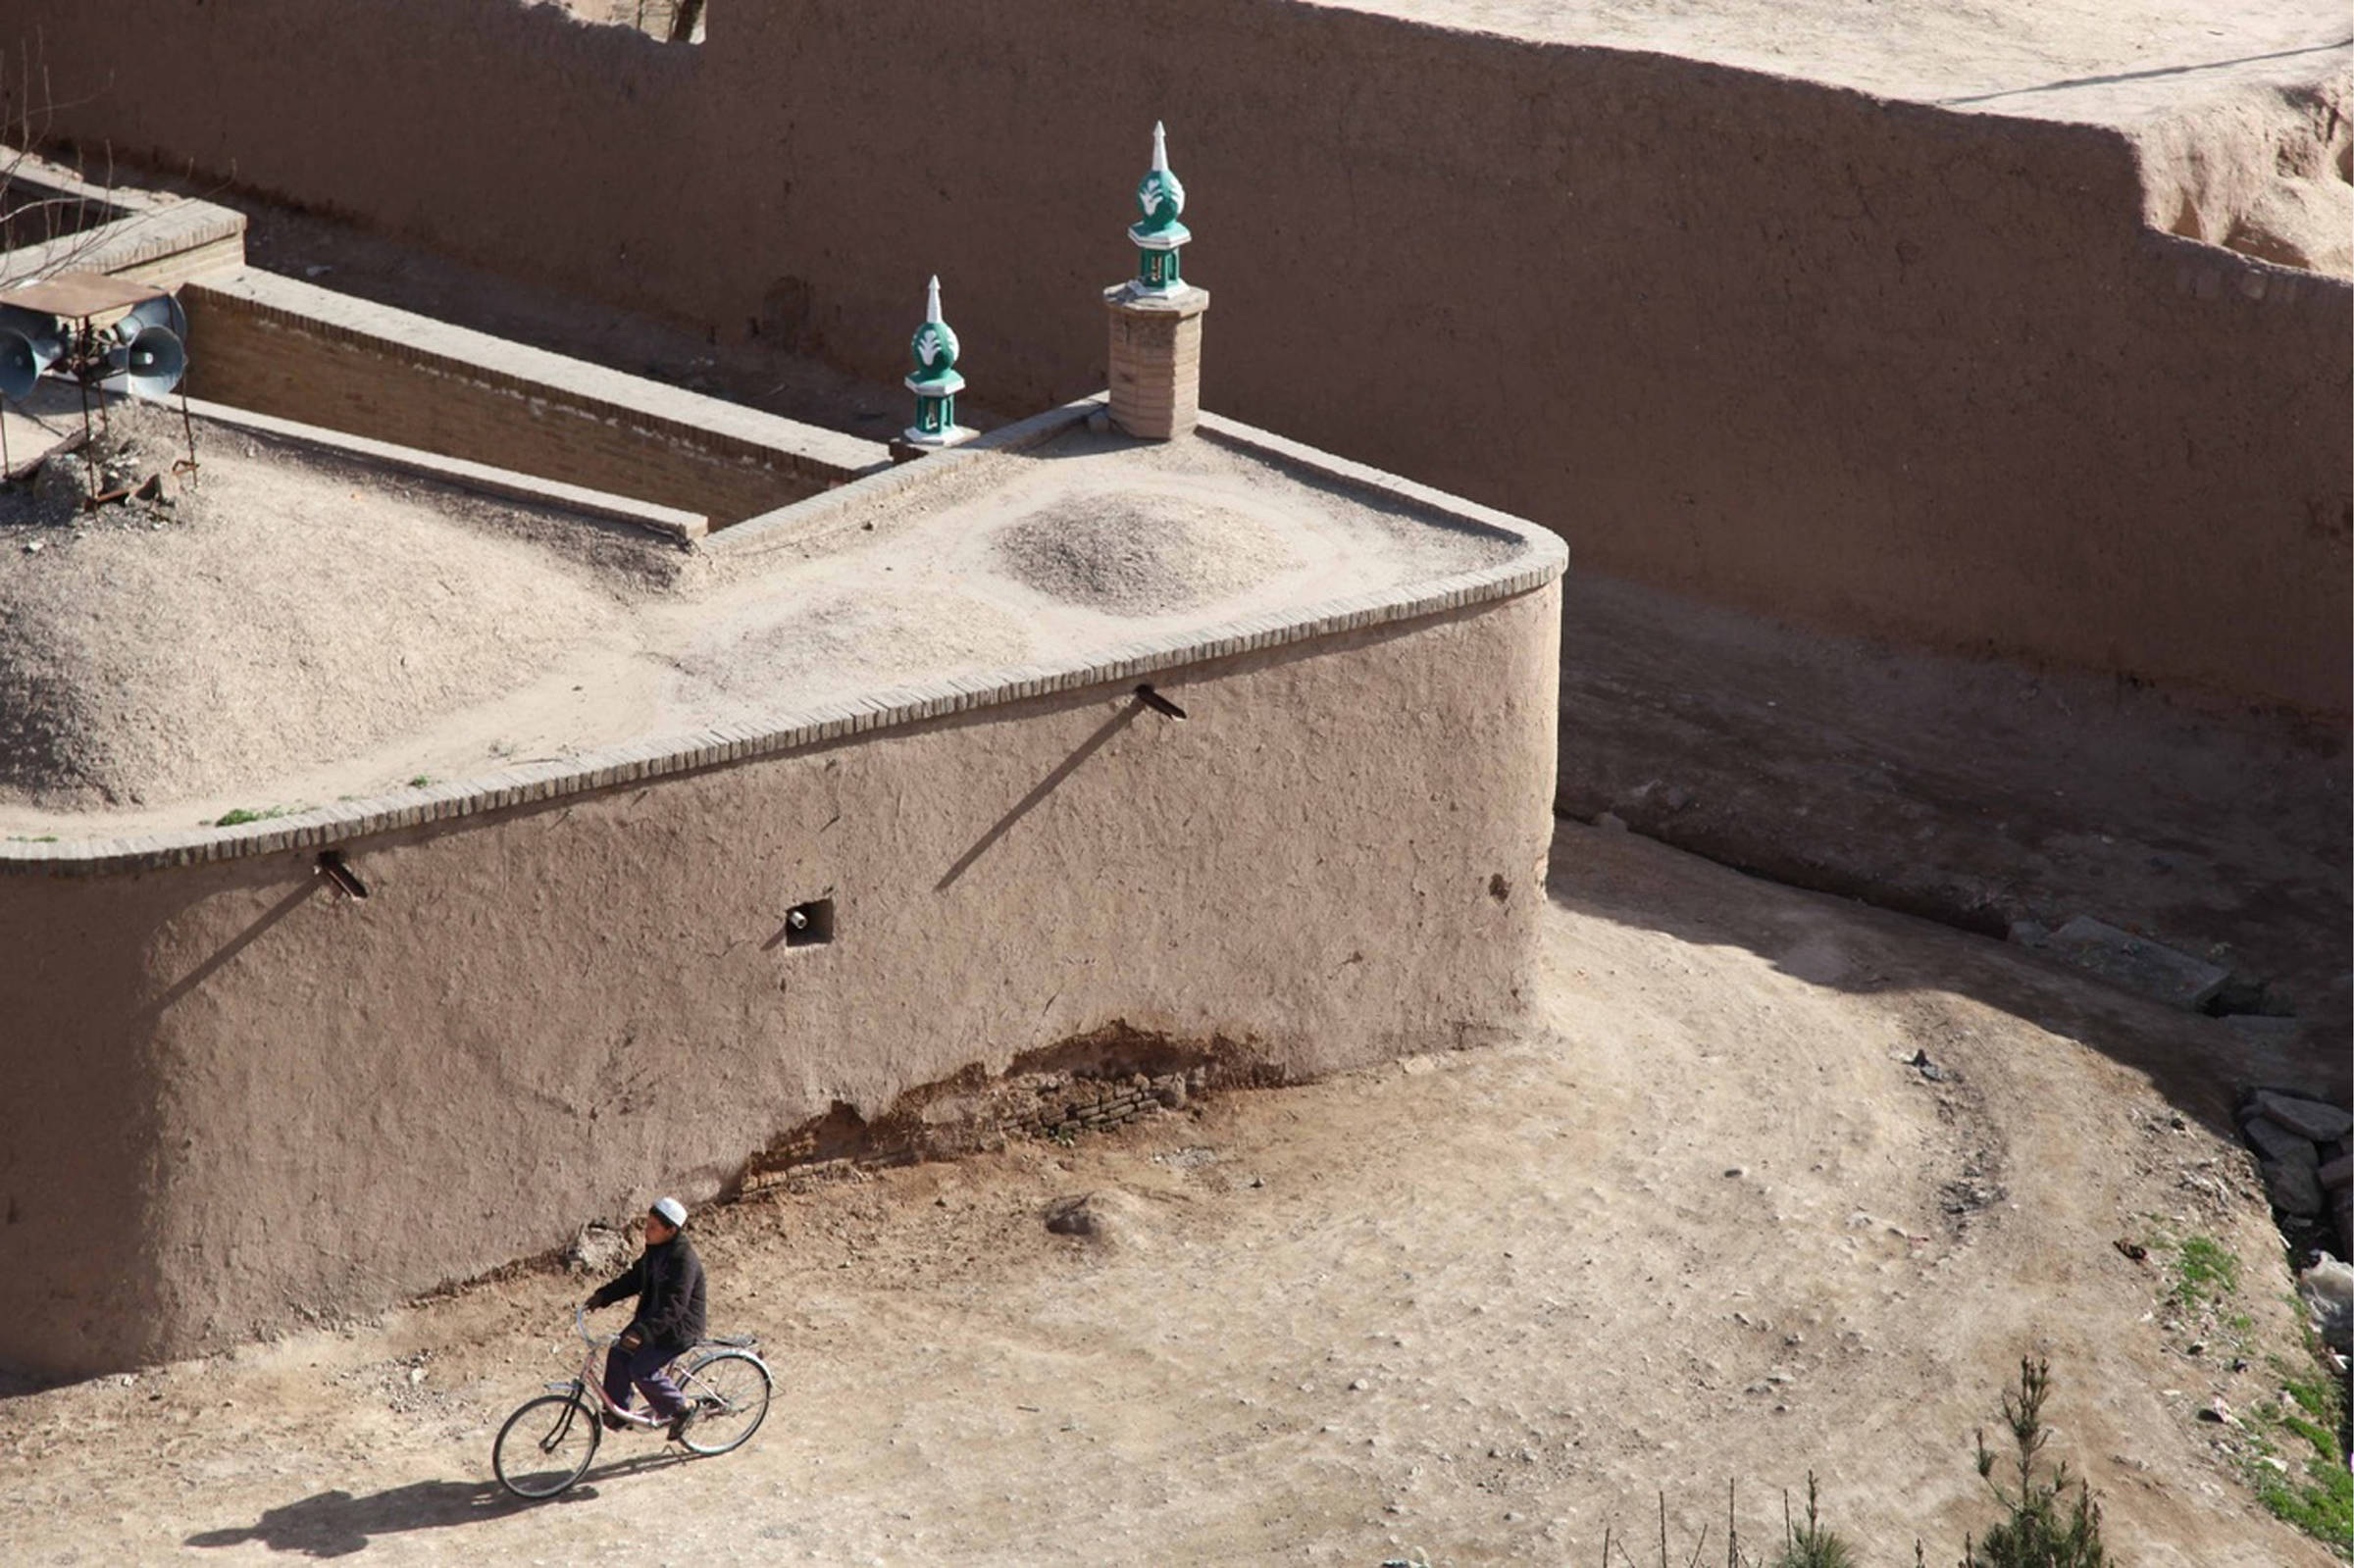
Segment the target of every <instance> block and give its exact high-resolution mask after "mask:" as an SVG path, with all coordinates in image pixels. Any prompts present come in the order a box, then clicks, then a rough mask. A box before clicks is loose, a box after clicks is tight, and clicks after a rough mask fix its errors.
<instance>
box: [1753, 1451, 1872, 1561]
mask: <svg viewBox="0 0 2354 1568" xmlns="http://www.w3.org/2000/svg"><path fill="white" fill-rule="evenodd" d="M1783 1505H1784V1508H1785V1509H1787V1507H1788V1494H1787V1493H1784V1502H1783ZM1782 1536H1783V1542H1782V1554H1781V1555H1780V1556H1778V1557H1776V1558H1774V1559H1773V1561H1772V1562H1771V1563H1769V1564H1768V1565H1767V1568H1856V1554H1855V1552H1854V1551H1852V1550H1850V1549H1849V1547H1848V1544H1847V1543H1846V1542H1845V1541H1843V1540H1841V1539H1840V1538H1839V1536H1838V1535H1837V1533H1835V1532H1833V1531H1831V1530H1828V1529H1825V1528H1824V1526H1823V1524H1822V1521H1821V1519H1820V1518H1819V1517H1818V1516H1817V1513H1816V1511H1815V1472H1814V1471H1812V1470H1810V1471H1808V1472H1807V1522H1806V1523H1805V1524H1804V1525H1802V1526H1799V1527H1797V1528H1795V1529H1793V1528H1792V1527H1791V1525H1790V1522H1789V1520H1788V1519H1787V1518H1785V1519H1784V1520H1783V1521H1782Z"/></svg>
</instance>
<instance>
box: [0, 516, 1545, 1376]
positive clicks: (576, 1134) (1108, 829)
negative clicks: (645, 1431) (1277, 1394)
mask: <svg viewBox="0 0 2354 1568" xmlns="http://www.w3.org/2000/svg"><path fill="white" fill-rule="evenodd" d="M1539 559H1540V561H1542V557H1541V556H1540V557H1539ZM1559 571H1560V565H1559V561H1558V559H1556V560H1554V561H1552V562H1551V564H1549V565H1543V566H1542V567H1541V569H1539V570H1536V571H1534V572H1532V574H1531V578H1530V581H1539V582H1541V585H1539V586H1536V587H1534V588H1533V589H1529V590H1524V591H1518V592H1515V593H1512V594H1511V595H1510V596H1507V597H1502V598H1493V599H1489V600H1486V601H1484V602H1471V603H1463V604H1460V605H1458V607H1457V608H1454V609H1449V610H1443V611H1440V612H1438V613H1435V614H1426V615H1422V616H1419V617H1418V618H1414V619H1407V620H1403V621H1397V622H1392V623H1390V624H1386V625H1377V626H1369V627H1364V628H1361V629H1359V630H1356V631H1351V632H1341V633H1338V634H1334V635H1328V636H1320V637H1316V638H1314V639H1313V640H1307V641H1303V642H1295V643H1292V644H1289V645H1286V646H1281V647H1275V648H1264V649H1261V650H1259V651H1254V652H1244V653H1239V654H1235V655H1231V656H1226V657H1221V658H1217V659H1214V660H1209V661H1206V662H1196V663H1193V664H1190V665H1182V666H1179V667H1175V668H1168V669H1162V670H1159V671H1157V672H1156V673H1154V675H1153V677H1152V679H1153V680H1154V681H1155V682H1156V683H1158V685H1159V686H1160V688H1161V689H1162V690H1164V691H1166V692H1168V693H1169V694H1170V695H1171V696H1173V697H1175V698H1177V699H1178V700H1179V701H1181V702H1182V703H1183V705H1184V706H1185V708H1186V710H1187V711H1188V713H1189V715H1190V717H1189V718H1187V719H1186V720H1185V721H1184V722H1182V723H1179V722H1172V721H1169V720H1167V719H1164V718H1162V717H1160V716H1158V715H1156V714H1153V713H1151V712H1150V711H1147V710H1145V709H1143V708H1142V706H1141V704H1139V703H1138V702H1137V701H1136V700H1135V698H1134V697H1133V696H1132V695H1131V690H1132V687H1133V683H1134V680H1135V677H1134V676H1132V675H1131V676H1128V677H1127V678H1125V679H1120V680H1106V681H1104V682H1102V683H1098V684H1095V685H1092V686H1084V687H1080V688H1077V689H1073V690H1069V691H1065V692H1061V693H1059V694H1054V695H1044V696H1033V697H1030V698H1028V699H1026V700H1015V701H1008V702H1004V703H1001V704H997V705H990V706H979V707H975V708H973V709H972V710H971V711H966V712H948V713H944V714H943V715H942V716H941V717H939V718H937V719H934V720H931V721H927V722H922V723H916V724H912V725H909V726H906V727H903V728H899V729H893V730H885V731H881V732H878V733H863V734H853V735H843V736H841V737H839V738H837V739H834V740H831V741H826V742H822V743H815V744H810V745H806V746H803V747H800V748H799V749H796V750H793V751H791V752H789V753H787V754H783V755H775V756H767V757H762V758H759V759H757V760H748V761H738V762H735V763H730V764H726V765H721V766H713V767H704V768H701V769H700V770H699V771H693V772H689V773H686V774H684V775H675V774H674V775H670V776H666V777H656V776H655V775H654V774H653V772H652V771H651V770H652V768H653V766H654V764H653V763H651V762H649V761H647V759H649V758H653V757H654V756H655V753H656V752H657V751H659V749H660V748H655V747H648V748H640V749H638V750H635V751H630V752H625V753H623V754H622V760H621V761H620V762H619V763H617V764H616V765H614V766H613V767H610V768H607V769H603V770H601V771H599V772H598V773H596V774H594V775H592V776H590V778H589V780H588V784H590V785H591V786H590V787H588V788H587V789H586V790H585V791H575V792H573V793H570V794H568V795H564V796H562V797H561V798H558V797H556V796H553V795H548V796H544V797H538V798H532V797H536V796H537V795H538V791H537V789H536V788H524V787H518V788H513V789H510V790H509V791H508V792H507V793H504V794H498V795H493V796H487V797H482V798H478V799H476V800H475V801H474V802H473V804H475V805H486V804H487V805H495V804H496V803H497V802H498V801H502V800H510V799H518V800H525V801H526V803H524V804H521V805H517V806H512V807H506V808H503V809H496V810H491V811H489V812H487V813H486V814H478V815H473V816H468V817H463V818H451V819H449V820H443V821H424V822H420V823H419V824H418V825H416V826H412V827H408V828H404V829H401V830H398V831H393V832H380V833H366V832H361V833H359V834H357V835H349V836H342V837H338V836H337V835H336V834H335V833H334V832H333V831H332V830H303V831H301V832H300V833H299V834H296V835H294V837H293V839H292V840H291V841H287V840H280V839H267V838H256V837H255V836H253V835H262V834H265V833H268V832H270V831H272V830H273V827H274V825H261V827H259V828H257V829H254V830H231V831H230V832H232V833H234V832H245V833H247V835H248V836H247V838H246V839H245V840H244V842H245V844H246V845H247V846H248V847H251V846H252V845H254V844H256V843H262V844H264V845H266V844H268V843H273V842H284V843H285V847H283V848H280V849H276V850H274V851H269V852H256V853H253V854H247V855H242V856H240V857H238V858H233V859H226V860H221V861H217V862H214V863H210V864H188V865H171V864H164V863H162V862H164V861H166V860H168V859H169V858H171V857H169V856H166V855H164V854H163V853H162V852H161V850H160V849H159V848H158V846H157V844H156V843H153V842H150V843H146V844H141V843H136V842H134V843H130V844H128V845H124V846H121V850H122V852H121V853H120V854H116V855H112V856H111V858H106V859H101V860H97V861H87V860H85V861H83V862H81V863H79V865H78V868H77V874H72V875H68V874H63V873H62V872H61V871H59V870H58V869H56V868H50V869H44V868H42V867H41V866H39V865H38V864H35V863H34V862H35V861H36V860H37V858H38V857H39V856H40V855H41V854H42V853H44V852H48V853H53V854H58V855H61V856H62V855H63V854H64V851H65V848H67V847H70V846H38V845H33V846H27V845H19V844H11V845H8V846H6V847H7V850H8V852H9V854H10V855H11V856H12V857H14V858H13V859H12V860H11V861H10V863H9V864H8V865H6V866H0V873H5V874H0V947H4V948H5V950H6V951H8V953H9V954H10V962H9V963H8V964H7V965H6V966H0V1019H6V1020H7V1021H8V1027H7V1046H8V1048H7V1049H6V1050H4V1051H0V1102H4V1103H6V1104H9V1105H12V1106H15V1107H18V1109H19V1111H20V1112H22V1113H24V1114H19V1115H17V1116H16V1117H15V1118H14V1120H13V1121H12V1124H11V1131H10V1136H9V1137H8V1138H5V1139H0V1240H4V1241H5V1244H6V1245H7V1247H8V1249H9V1253H10V1255H11V1256H13V1257H16V1258H19V1259H23V1260H28V1261H27V1262H26V1266H24V1267H21V1268H17V1269H14V1270H11V1271H9V1272H8V1273H7V1274H6V1275H5V1276H0V1364H8V1365H15V1366H24V1367H32V1368H39V1369H43V1370H49V1371H57V1372H89V1371H95V1370H103V1369H107V1368H112V1367H120V1366H124V1365H128V1364H132V1363H135V1362H138V1361H143V1360H149V1359H154V1358H158V1357H165V1356H172V1355H177V1354H184V1353H189V1352H193V1351H198V1350H202V1349H204V1348H205V1347H208V1346H215V1345H219V1344H221V1343H224V1342H226V1341H229V1340H235V1339H238V1338H241V1337H244V1336H247V1335H249V1334H251V1333H253V1332H255V1331H256V1330H259V1329H262V1328H265V1327H267V1326H269V1325H271V1324H273V1323H279V1322H283V1321H285V1320H286V1319H287V1317H288V1315H289V1314H290V1313H293V1312H302V1311H313V1312H333V1311H350V1310H355V1309H363V1308H369V1307H373V1306H377V1305H382V1304H384V1303H385V1302H387V1301H393V1300H398V1299H400V1298H402V1297H403V1296H405V1295H407V1294H409V1293H412V1292H414V1291H417V1290H424V1289H429V1288H431V1287H433V1286H434V1285H435V1284H436V1283H438V1282H441V1281H444V1280H448V1279H451V1278H458V1277H466V1276H471V1275H474V1274H476V1273H479V1272H481V1271H484V1270H486V1269H487V1268H490V1267H492V1266H494V1265H496V1264H498V1263H501V1262H503V1261H506V1260H508V1259H512V1258H514V1257H518V1256H523V1255H529V1254H532V1253H536V1252H538V1251H541V1250H544V1249H547V1248H550V1247H553V1246H556V1245H560V1244H561V1243H562V1242H564V1241H565V1240H566V1239H569V1237H570V1235H571V1231H572V1227H573V1226H574V1225H575V1224H577V1223H578V1222H579V1221H580V1220H582V1219H583V1218H586V1217H589V1216H596V1215H604V1214H612V1213H623V1212H630V1211H631V1210H632V1209H634V1208H635V1207H637V1206H640V1205H642V1204H643V1203H644V1202H645V1201H646V1199H647V1198H648V1197H649V1196H650V1195H651V1193H652V1192H653V1191H655V1190H657V1189H681V1190H683V1191H684V1192H685V1193H686V1194H687V1195H688V1196H690V1197H691V1198H697V1197H700V1196H704V1195H707V1194H709V1193H710V1192H712V1191H713V1190H715V1189H717V1188H718V1187H719V1186H720V1185H721V1183H723V1182H724V1181H726V1180H727V1179H729V1178H730V1177H731V1176H732V1175H733V1174H734V1173H736V1172H738V1171H740V1170H741V1169H742V1165H743V1162H744V1161H745V1160H746V1158H747V1157H748V1156H750V1155H752V1154H754V1153H756V1152H757V1151H759V1150H761V1149H763V1148H764V1147H766V1146H768V1145H769V1144H770V1143H771V1142H772V1141H773V1140H775V1139H777V1138H780V1136H781V1135H784V1134H786V1133H788V1132H790V1131H791V1130H793V1129H794V1128H796V1127H799V1126H801V1125H802V1124H804V1123H806V1122H807V1121H809V1120H810V1119H812V1118H815V1117H819V1116H822V1115H824V1114H825V1113H827V1111H828V1110H829V1108H830V1107H832V1106H833V1105H834V1104H835V1103H836V1102H837V1101H842V1102H847V1103H848V1104H850V1105H852V1106H854V1107H856V1108H857V1109H858V1110H859V1112H860V1113H861V1114H864V1115H868V1116H873V1115H875V1114H876V1113H878V1112H880V1111H882V1110H884V1109H886V1108H887V1107H889V1106H890V1104H891V1103H892V1101H893V1100H894V1099H895V1098H896V1096H898V1095H899V1094H900V1093H902V1092H903V1091H905V1090H907V1089H908V1088H910V1087H919V1086H923V1085H926V1084H931V1083H935V1082H938V1081H940V1080H943V1079H946V1078H947V1077H949V1076H950V1075H952V1074H954V1073H956V1072H957V1071H958V1070H959V1069H961V1068H964V1067H966V1066H967V1065H968V1064H973V1063H981V1064H986V1065H987V1066H989V1067H990V1068H992V1069H996V1070H1002V1069H1003V1068H1004V1067H1005V1066H1006V1065H1007V1064H1008V1063H1009V1062H1010V1061H1012V1060H1013V1059H1014V1058H1015V1057H1016V1056H1018V1055H1020V1054H1022V1053H1024V1052H1029V1051H1034V1050H1038V1049H1041V1048H1043V1047H1047V1046H1050V1045H1053V1044H1055V1043H1057V1042H1060V1041H1063V1040H1066V1039H1069V1038H1071V1037H1078V1036H1084V1035H1087V1034H1090V1033H1092V1032H1095V1031H1097V1030H1100V1029H1101V1028H1103V1027H1105V1026H1107V1025H1110V1024H1112V1023H1114V1022H1119V1021H1124V1022H1125V1023H1126V1024H1127V1025H1129V1026H1131V1027H1133V1028H1135V1029H1138V1030H1143V1031H1151V1032H1159V1033H1163V1034H1166V1035H1168V1036H1171V1037H1177V1038H1179V1039H1182V1040H1198V1041H1208V1040H1210V1039H1212V1038H1213V1037H1222V1038H1224V1039H1226V1040H1229V1041H1232V1042H1235V1044H1236V1046H1237V1047H1238V1048H1240V1049H1242V1050H1244V1051H1246V1052H1248V1053H1249V1054H1250V1055H1252V1056H1253V1057H1254V1058H1255V1059H1256V1060H1258V1061H1260V1062H1263V1063H1265V1064H1269V1065H1271V1066H1273V1067H1275V1068H1278V1069H1280V1070H1282V1071H1285V1072H1289V1073H1296V1074H1313V1073H1323V1072H1329V1071H1332V1070H1335V1069H1339V1068H1343V1067H1347V1066H1350V1065H1353V1064H1356V1063H1361V1062H1365V1061H1368V1060H1372V1059H1375V1058H1378V1057H1381V1056H1384V1055H1389V1054H1396V1053H1401V1052H1405V1051H1409V1050H1415V1049H1424V1048H1430V1047H1432V1046H1434V1045H1444V1044H1448V1043H1455V1042H1460V1041H1467V1040H1473V1039H1479V1038H1483V1037H1487V1035H1488V1034H1489V1032H1491V1031H1495V1030H1498V1029H1502V1028H1506V1027H1509V1026H1510V1025H1511V1024H1512V1023H1513V1022H1514V1020H1515V1019H1516V1018H1517V1017H1518V1016H1519V1013H1520V1010H1521V1006H1522V1003H1521V995H1522V989H1523V987H1524V986H1525V985H1526V983H1527V981H1528V977H1529V975H1530V972H1531V965H1532V963H1533V961H1534V951H1535V935H1536V928H1535V920H1536V914H1537V910H1538V908H1539V906H1540V905H1541V903H1542V902H1543V899H1544V896H1545V895H1544V886H1543V878H1544V858H1545V852H1546V845H1547V842H1548V837H1549V832H1550V828H1551V813H1550V807H1549V802H1550V800H1551V796H1552V784H1553V757H1554V743H1555V733H1554V723H1555V719H1554V713H1555V671H1556V668H1557V662H1558V658H1559V640H1558V639H1559V627H1560V613H1561V604H1560V597H1559V583H1558V574H1559ZM971 690H978V688H968V695H966V696H965V697H961V698H959V699H957V700H970V701H974V702H978V701H980V700H981V698H980V697H978V696H971V695H969V691H971ZM733 749H734V747H733V746H732V745H729V744H723V745H722V746H721V747H720V751H721V752H722V753H724V752H727V751H732V750H733ZM497 783H498V782H497V781H491V784H493V785H495V784H497ZM486 787H488V786H486ZM441 793H442V794H444V795H446V796H447V797H448V800H447V802H446V804H447V805H448V808H449V809H451V810H455V809H458V807H459V806H461V805H463V804H465V803H466V802H464V801H461V800H459V798H458V796H459V795H460V793H462V791H461V790H459V789H458V788H457V787H456V786H452V787H451V788H450V789H448V790H444V791H442V792H441ZM478 793H479V791H478ZM429 804H431V802H429ZM353 809H355V810H364V809H366V808H365V807H360V808H353ZM436 809H438V808H436ZM426 815H429V816H430V815H432V813H431V812H430V811H429V812H427V813H426ZM365 825H366V824H365V821H363V822H362V823H361V824H360V826H361V827H362V828H364V827H365ZM336 842H339V843H340V844H341V847H342V848H343V849H344V850H345V851H346V853H347V854H348V857H349V864H350V865H351V866H352V867H353V868H354V869H355V870H356V871H357V872H358V873H359V875H360V876H361V877H362V878H363V879H364V880H365V882H366V884H367V885H368V888H369V891H370V895H371V896H369V897H368V898H367V899H366V900H365V901H353V900H349V899H346V898H343V897H341V896H340V895H338V894H336V893H335V892H333V890H332V889H331V888H330V887H329V886H328V885H327V884H326V883H325V882H324V881H323V880H321V879H320V878H319V877H318V876H316V875H315V874H314V870H313V866H314V860H315V855H316V853H317V848H318V846H320V845H323V844H327V843H336ZM197 847H198V848H199V849H202V850H203V851H205V852H208V853H209V852H212V851H213V850H215V849H222V848H224V844H220V843H207V844H205V845H199V846H197ZM227 847H230V848H233V847H235V845H234V844H228V845H227ZM176 853H177V852H176ZM60 864H61V865H63V864H64V862H63V861H62V860H61V862H60ZM820 896H830V897H832V898H834V899H835V900H836V908H837V930H836V936H835V939H834V940H833V941H832V942H831V943H830V944H827V945H824V946H817V947H798V948H795V947H790V946H787V945H784V944H782V942H781V941H780V939H779V938H780V937H781V935H782V932H781V923H782V920H783V916H784V912H785V910H786V909H787V908H789V907H791V906H793V904H796V903H798V902H801V901H803V900H807V899H811V898H815V897H820ZM35 1108H37V1113H36V1111H35ZM30 1260H37V1262H35V1261H30Z"/></svg>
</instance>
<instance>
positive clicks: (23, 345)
mask: <svg viewBox="0 0 2354 1568" xmlns="http://www.w3.org/2000/svg"><path fill="white" fill-rule="evenodd" d="M47 368H48V367H47V366H45V365H43V364H42V363H41V357H40V355H39V354H37V353H35V352H34V351H33V346H32V339H31V338H29V337H26V335H25V334H24V333H23V332H20V331H18V330H17V329H15V328H13V327H0V397H4V398H7V399H8V400H9V401H10V402H12V403H21V402H23V401H24V400H25V399H26V398H27V397H30V396H31V395H32V389H33V387H35V386H37V385H38V384H40V379H41V372H42V371H44V370H46V369H47Z"/></svg>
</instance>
